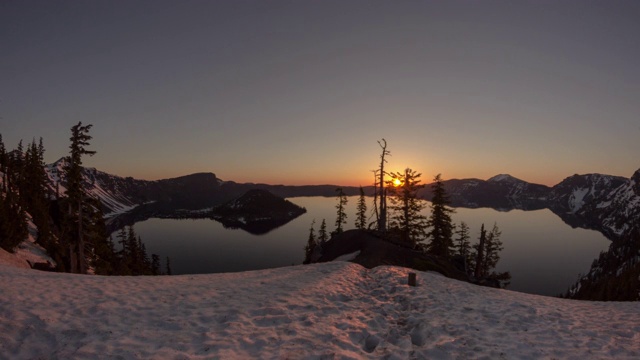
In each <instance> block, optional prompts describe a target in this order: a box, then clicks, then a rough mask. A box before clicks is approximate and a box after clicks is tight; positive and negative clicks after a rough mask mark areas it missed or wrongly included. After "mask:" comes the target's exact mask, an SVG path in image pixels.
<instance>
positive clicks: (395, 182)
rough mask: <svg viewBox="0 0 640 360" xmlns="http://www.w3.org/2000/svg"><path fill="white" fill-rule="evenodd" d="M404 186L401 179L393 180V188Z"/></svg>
mask: <svg viewBox="0 0 640 360" xmlns="http://www.w3.org/2000/svg"><path fill="white" fill-rule="evenodd" d="M400 185H402V181H400V179H393V186H400Z"/></svg>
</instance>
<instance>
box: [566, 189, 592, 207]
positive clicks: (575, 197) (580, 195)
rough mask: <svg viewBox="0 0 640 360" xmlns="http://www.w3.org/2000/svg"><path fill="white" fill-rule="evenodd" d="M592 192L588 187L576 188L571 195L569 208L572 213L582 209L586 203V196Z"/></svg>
mask: <svg viewBox="0 0 640 360" xmlns="http://www.w3.org/2000/svg"><path fill="white" fill-rule="evenodd" d="M589 192H590V189H588V188H578V189H575V190H574V191H573V192H572V193H571V195H570V196H569V208H570V209H571V212H572V213H575V212H576V211H578V210H580V208H582V205H584V197H585V196H586V195H587V194H588V193H589Z"/></svg>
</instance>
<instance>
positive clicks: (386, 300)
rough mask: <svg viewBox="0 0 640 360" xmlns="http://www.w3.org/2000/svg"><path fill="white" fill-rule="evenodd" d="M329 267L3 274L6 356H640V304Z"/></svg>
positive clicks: (0, 349) (1, 335) (0, 350)
mask: <svg viewBox="0 0 640 360" xmlns="http://www.w3.org/2000/svg"><path fill="white" fill-rule="evenodd" d="M408 271H409V270H408V269H404V268H398V267H379V268H376V269H373V270H366V269H364V268H362V267H360V266H359V265H356V264H351V263H346V262H334V263H325V264H316V265H308V266H295V267H288V268H280V269H270V270H262V271H253V272H243V273H230V274H211V275H182V276H168V277H167V276H165V277H100V276H79V275H70V274H57V273H45V272H38V271H35V270H27V269H17V268H11V267H7V266H4V265H0V358H11V359H13V358H20V359H30V358H47V359H48V358H54V359H55V358H58V359H74V358H87V359H89V358H91V359H100V358H124V359H129V358H144V359H147V358H157V359H183V358H184V359H205V358H207V359H208V358H223V359H229V358H273V359H287V358H288V359H302V358H328V359H333V358H339V359H347V358H353V359H359V358H393V359H396V358H397V359H405V358H418V359H424V358H430V359H448V358H452V359H457V358H462V359H468V358H483V357H484V358H491V359H496V358H509V359H511V358H528V359H539V358H568V359H592V358H616V359H625V358H626V359H632V358H638V357H640V303H596V302H583V301H570V300H562V299H555V298H549V297H542V296H536V295H529V294H522V293H517V292H511V291H506V290H496V289H489V288H481V287H477V286H473V285H470V284H467V283H463V282H458V281H455V280H451V279H447V278H444V277H442V276H440V275H437V274H433V273H420V272H419V273H418V281H419V286H418V287H415V288H413V287H408V286H406V285H405V283H406V278H407V272H408Z"/></svg>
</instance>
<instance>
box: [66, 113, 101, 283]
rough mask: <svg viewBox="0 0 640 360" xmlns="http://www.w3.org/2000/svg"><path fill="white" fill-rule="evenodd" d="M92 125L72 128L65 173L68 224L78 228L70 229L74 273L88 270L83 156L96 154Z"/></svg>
mask: <svg viewBox="0 0 640 360" xmlns="http://www.w3.org/2000/svg"><path fill="white" fill-rule="evenodd" d="M91 127H92V125H85V126H83V125H82V122H79V123H78V124H77V125H74V126H73V127H72V128H71V138H70V140H71V145H70V146H69V148H70V149H71V152H70V155H69V157H68V158H67V166H66V167H65V169H64V170H65V175H66V179H67V201H68V214H67V215H68V218H69V219H68V223H67V226H75V227H77V229H74V230H72V231H68V234H69V236H70V239H69V241H68V244H69V258H70V269H71V272H73V273H81V274H84V273H86V272H87V265H86V258H85V234H84V229H83V225H84V224H83V222H84V221H83V210H84V206H83V205H84V204H85V201H86V200H85V198H86V194H85V190H84V187H83V184H82V156H83V155H89V156H92V155H93V154H95V151H90V150H87V149H86V147H87V146H89V140H91V138H92V137H91V136H90V135H89V134H88V133H89V130H90V129H91Z"/></svg>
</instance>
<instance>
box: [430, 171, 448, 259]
mask: <svg viewBox="0 0 640 360" xmlns="http://www.w3.org/2000/svg"><path fill="white" fill-rule="evenodd" d="M433 181H434V182H433V184H432V186H431V187H432V189H433V199H431V216H430V217H429V221H428V222H427V225H428V226H429V227H430V228H431V230H430V231H429V233H428V234H427V236H428V237H429V240H430V243H429V246H428V248H427V250H428V252H429V253H430V254H433V255H436V256H440V257H442V258H445V259H448V258H449V257H450V256H451V253H452V250H453V222H452V221H451V214H452V213H453V212H454V211H453V209H451V208H449V207H448V205H449V197H448V196H447V193H446V191H445V189H444V183H443V182H442V178H441V177H440V174H438V175H436V177H435V178H434V179H433Z"/></svg>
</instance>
